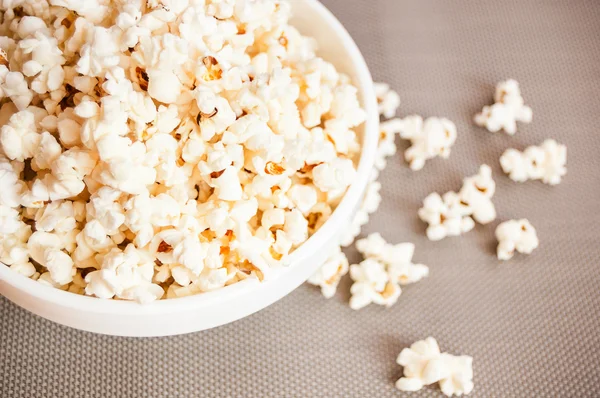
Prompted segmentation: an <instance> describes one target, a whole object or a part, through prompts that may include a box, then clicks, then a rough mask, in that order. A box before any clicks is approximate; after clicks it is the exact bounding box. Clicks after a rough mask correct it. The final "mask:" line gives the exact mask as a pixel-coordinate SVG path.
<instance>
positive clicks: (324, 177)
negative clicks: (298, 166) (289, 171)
mask: <svg viewBox="0 0 600 398" xmlns="http://www.w3.org/2000/svg"><path fill="white" fill-rule="evenodd" d="M312 172H313V181H314V183H315V186H316V187H317V188H319V189H320V190H321V191H323V192H329V191H336V190H344V189H346V188H347V187H348V186H349V185H350V183H352V179H353V178H354V174H355V169H354V165H353V164H352V161H351V160H350V159H341V158H336V159H334V161H333V162H331V163H323V164H320V165H318V166H317V167H315V168H314V169H313V171H312Z"/></svg>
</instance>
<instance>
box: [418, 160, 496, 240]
mask: <svg viewBox="0 0 600 398" xmlns="http://www.w3.org/2000/svg"><path fill="white" fill-rule="evenodd" d="M495 190H496V184H495V182H494V180H493V179H492V170H491V168H490V167H489V166H488V165H485V164H484V165H482V166H481V167H480V168H479V173H478V174H476V175H474V176H472V177H468V178H465V180H464V182H463V187H462V188H461V190H460V192H459V193H458V194H457V193H455V192H452V191H451V192H446V193H445V194H444V196H443V197H442V196H440V195H439V194H438V193H436V192H434V193H432V194H430V195H428V196H427V197H426V198H425V200H424V201H423V207H422V208H420V209H419V212H418V214H419V218H420V219H421V220H423V221H425V222H426V223H427V224H429V225H428V227H427V232H426V233H427V238H429V240H432V241H437V240H441V239H444V238H445V237H447V236H458V235H461V234H463V233H465V232H468V231H470V230H471V229H473V227H474V226H475V222H474V221H473V220H475V221H477V222H479V223H480V224H487V223H490V222H492V221H493V220H495V219H496V208H495V207H494V204H493V203H492V200H491V198H492V196H493V195H494V192H495Z"/></svg>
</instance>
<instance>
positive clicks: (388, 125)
mask: <svg viewBox="0 0 600 398" xmlns="http://www.w3.org/2000/svg"><path fill="white" fill-rule="evenodd" d="M401 126H402V120H401V119H391V120H386V121H385V122H381V123H380V124H379V144H378V146H377V154H376V157H375V169H376V170H378V171H381V170H383V169H385V167H386V166H387V158H388V157H390V156H393V155H395V154H396V151H397V148H396V143H395V140H396V135H397V134H398V133H399V132H400V128H401Z"/></svg>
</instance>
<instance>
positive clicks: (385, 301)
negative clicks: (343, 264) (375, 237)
mask: <svg viewBox="0 0 600 398" xmlns="http://www.w3.org/2000/svg"><path fill="white" fill-rule="evenodd" d="M350 277H351V278H352V280H353V281H354V283H353V284H352V287H351V288H350V293H351V294H352V297H351V298H350V308H352V309H353V310H359V309H361V308H363V307H366V306H367V305H369V304H371V303H375V304H379V305H385V306H386V307H389V306H391V305H393V304H394V303H396V301H397V300H398V297H400V293H401V290H400V286H398V284H397V283H396V282H395V281H392V280H391V279H390V277H389V275H388V273H387V272H386V267H385V265H384V264H383V263H381V262H379V261H377V260H375V259H370V258H368V259H366V260H364V261H362V262H361V263H360V264H354V265H351V266H350Z"/></svg>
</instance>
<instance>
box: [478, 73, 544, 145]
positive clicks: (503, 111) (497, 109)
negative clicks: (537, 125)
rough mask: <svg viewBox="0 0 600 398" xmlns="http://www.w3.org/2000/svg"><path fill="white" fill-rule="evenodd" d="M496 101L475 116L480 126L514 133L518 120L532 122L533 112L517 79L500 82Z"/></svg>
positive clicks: (497, 87)
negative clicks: (527, 104) (523, 95)
mask: <svg viewBox="0 0 600 398" xmlns="http://www.w3.org/2000/svg"><path fill="white" fill-rule="evenodd" d="M494 101H495V104H494V105H491V106H485V107H484V108H483V110H482V111H481V113H478V114H477V115H476V116H475V123H476V124H477V125H478V126H481V127H485V128H486V129H488V131H490V132H492V133H496V132H498V131H500V130H504V132H505V133H506V134H508V135H514V134H515V133H516V132H517V122H521V123H531V120H532V118H533V112H532V111H531V108H530V107H528V106H526V105H525V102H524V100H523V97H522V96H521V89H520V88H519V83H518V82H517V81H516V80H513V79H509V80H507V81H503V82H500V83H498V85H497V86H496V93H495V95H494Z"/></svg>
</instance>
